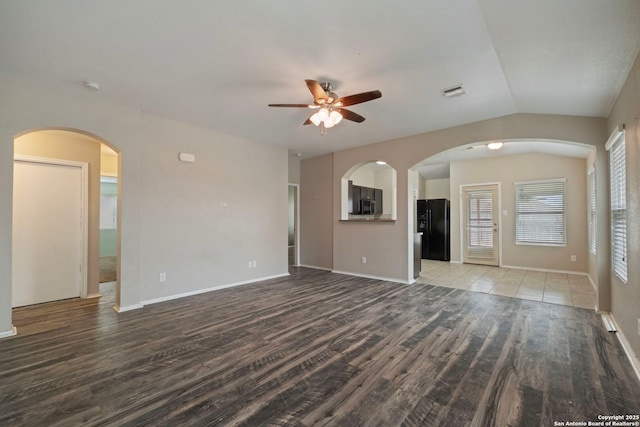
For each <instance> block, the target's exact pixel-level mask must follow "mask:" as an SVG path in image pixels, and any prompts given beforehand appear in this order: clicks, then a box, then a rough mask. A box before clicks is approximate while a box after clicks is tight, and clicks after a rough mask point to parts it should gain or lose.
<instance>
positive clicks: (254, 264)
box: [252, 259, 257, 268]
mask: <svg viewBox="0 0 640 427" xmlns="http://www.w3.org/2000/svg"><path fill="white" fill-rule="evenodd" d="M256 264H257V263H256V260H255V259H254V260H253V265H252V267H253V268H256V267H257V265H256Z"/></svg>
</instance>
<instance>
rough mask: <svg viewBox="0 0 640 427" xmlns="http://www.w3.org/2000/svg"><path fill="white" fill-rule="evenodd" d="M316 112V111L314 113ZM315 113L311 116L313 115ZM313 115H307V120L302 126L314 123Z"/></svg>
mask: <svg viewBox="0 0 640 427" xmlns="http://www.w3.org/2000/svg"><path fill="white" fill-rule="evenodd" d="M313 114H315V113H313ZM313 114H312V115H311V116H313ZM311 116H309V117H307V120H305V121H304V123H303V124H302V126H306V125H311V124H313V122H312V121H311Z"/></svg>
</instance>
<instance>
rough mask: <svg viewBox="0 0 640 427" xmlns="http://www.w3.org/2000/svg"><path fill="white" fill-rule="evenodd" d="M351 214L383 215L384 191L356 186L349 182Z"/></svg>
mask: <svg viewBox="0 0 640 427" xmlns="http://www.w3.org/2000/svg"><path fill="white" fill-rule="evenodd" d="M348 191H349V213H350V214H352V215H382V190H381V189H380V188H371V187H364V186H362V185H354V184H353V182H352V181H349V190H348Z"/></svg>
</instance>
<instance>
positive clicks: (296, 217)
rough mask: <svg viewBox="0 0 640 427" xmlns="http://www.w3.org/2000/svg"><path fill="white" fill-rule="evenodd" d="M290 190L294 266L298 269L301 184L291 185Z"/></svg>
mask: <svg viewBox="0 0 640 427" xmlns="http://www.w3.org/2000/svg"><path fill="white" fill-rule="evenodd" d="M288 188H293V202H294V203H293V210H294V212H293V245H294V246H293V265H294V266H295V267H297V266H299V265H300V184H293V183H289V185H288V186H287V189H288ZM288 250H289V245H288V244H287V251H288ZM287 258H288V255H287ZM287 263H288V260H287Z"/></svg>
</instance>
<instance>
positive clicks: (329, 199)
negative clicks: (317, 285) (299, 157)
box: [300, 154, 340, 270]
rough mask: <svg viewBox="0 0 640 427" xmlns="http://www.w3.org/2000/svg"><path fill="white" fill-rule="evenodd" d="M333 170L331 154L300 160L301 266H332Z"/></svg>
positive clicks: (327, 267) (326, 267) (329, 267)
mask: <svg viewBox="0 0 640 427" xmlns="http://www.w3.org/2000/svg"><path fill="white" fill-rule="evenodd" d="M332 173H333V155H332V154H327V155H324V156H319V157H314V158H312V159H307V160H303V161H302V162H301V170H300V264H301V265H303V266H309V267H317V268H323V269H329V270H330V269H332V268H333V240H332V231H331V229H332V218H331V217H332V213H333V203H334V199H333V193H332V191H331V188H332V187H331V183H332V179H333V175H332ZM339 201H340V199H338V203H339Z"/></svg>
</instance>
